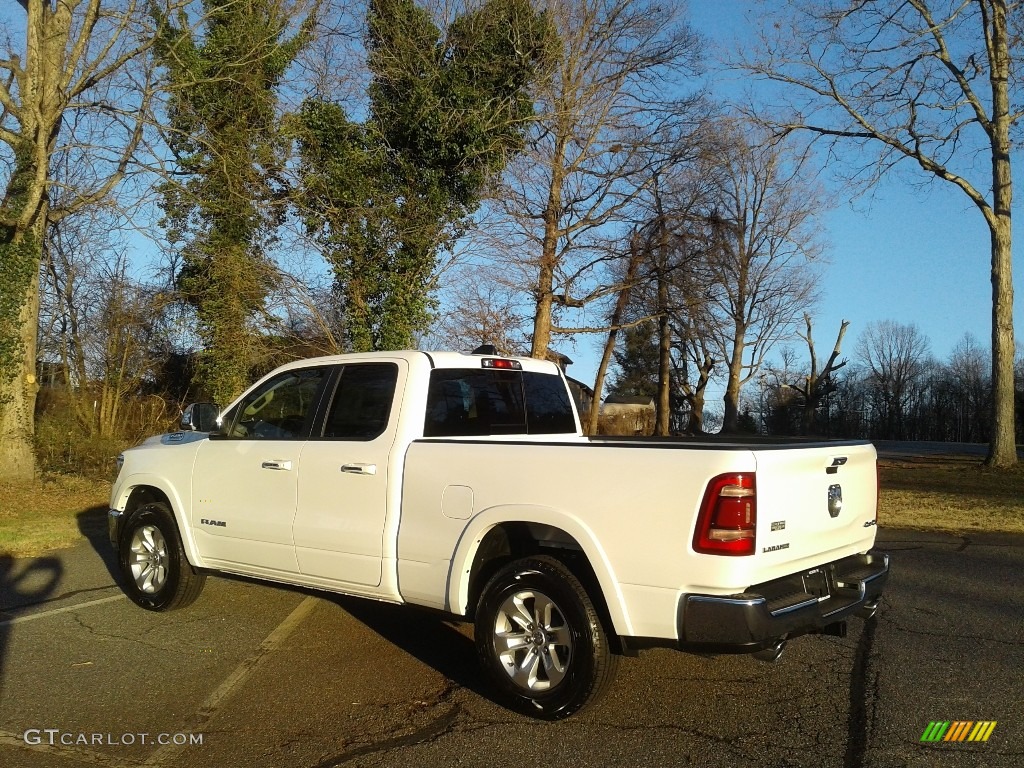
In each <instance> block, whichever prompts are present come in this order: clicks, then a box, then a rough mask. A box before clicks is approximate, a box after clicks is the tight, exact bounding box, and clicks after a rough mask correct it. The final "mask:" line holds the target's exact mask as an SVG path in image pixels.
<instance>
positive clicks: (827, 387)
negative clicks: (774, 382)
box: [789, 312, 850, 435]
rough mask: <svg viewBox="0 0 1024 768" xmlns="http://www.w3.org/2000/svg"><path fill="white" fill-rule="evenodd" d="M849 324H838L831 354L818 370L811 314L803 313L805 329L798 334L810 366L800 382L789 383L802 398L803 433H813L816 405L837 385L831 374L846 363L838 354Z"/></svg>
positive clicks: (845, 322)
mask: <svg viewBox="0 0 1024 768" xmlns="http://www.w3.org/2000/svg"><path fill="white" fill-rule="evenodd" d="M849 325H850V321H849V320H843V322H842V323H841V324H840V326H839V333H838V334H837V335H836V343H835V345H834V346H833V347H832V354H830V355H829V356H828V360H826V361H825V365H824V367H823V368H822V369H821V370H820V371H819V370H818V356H817V353H816V352H815V349H814V337H813V335H812V334H811V316H810V315H809V314H807V313H806V312H805V313H804V326H805V327H806V329H807V330H806V333H801V334H800V338H802V339H803V340H804V341H805V342H806V343H807V353H808V355H809V356H810V358H811V362H810V365H811V368H810V372H809V373H808V374H807V375H806V376H805V377H804V380H803V381H802V382H800V383H799V384H789V387H790V389H794V390H796V391H797V392H799V393H800V395H801V396H802V397H803V399H804V409H803V418H802V419H801V432H802V433H803V434H805V435H810V434H813V433H814V427H815V425H814V420H815V414H816V413H817V411H818V407H819V406H820V405H821V403H822V402H823V401H824V400H825V398H827V397H828V396H829V395H830V394H832V393H833V392H835V390H836V387H837V386H838V385H837V384H836V381H835V378H834V376H833V374H834V373H835V372H836V371H838V370H839V369H840V368H842V367H844V366H845V365H846V363H847V361H846V360H842V361H839V355H840V354H841V353H842V352H841V350H842V346H843V336H845V335H846V329H847V328H848V327H849Z"/></svg>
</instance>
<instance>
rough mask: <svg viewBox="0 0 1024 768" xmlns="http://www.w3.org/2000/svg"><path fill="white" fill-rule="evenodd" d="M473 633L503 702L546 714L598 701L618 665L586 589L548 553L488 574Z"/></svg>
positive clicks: (549, 716)
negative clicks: (490, 576) (491, 575)
mask: <svg viewBox="0 0 1024 768" xmlns="http://www.w3.org/2000/svg"><path fill="white" fill-rule="evenodd" d="M475 637H476V646H477V653H478V654H479V656H480V662H481V664H482V665H483V667H484V669H485V670H486V672H487V673H488V675H489V676H490V677H491V679H492V681H493V682H494V684H495V686H496V688H497V690H498V692H499V693H500V694H501V697H502V699H503V700H504V702H505V703H507V704H509V705H510V706H511V707H512V708H513V709H517V710H520V711H522V712H524V713H525V714H528V715H531V716H533V717H538V718H542V719H545V720H557V719H560V718H563V717H568V716H569V715H571V714H573V713H574V712H577V711H579V710H580V709H582V708H583V707H585V706H587V705H589V704H591V703H593V702H594V701H596V700H597V699H598V698H599V697H600V696H601V695H602V694H603V693H604V692H605V690H606V689H607V688H608V686H609V684H610V683H611V682H612V680H613V679H614V677H615V670H616V669H617V667H618V656H615V655H613V654H612V653H611V651H610V649H609V646H608V638H607V635H606V634H605V630H604V628H603V627H602V625H601V620H600V617H599V616H598V613H597V611H596V610H595V609H594V605H593V603H592V601H591V600H590V597H589V595H588V594H587V592H586V590H585V589H584V588H583V585H582V584H581V583H580V581H579V579H577V578H576V576H575V575H574V574H573V573H572V571H570V570H569V569H568V568H567V567H566V566H565V565H564V564H563V563H562V562H561V561H559V560H557V559H555V558H553V557H546V556H537V557H530V558H524V559H522V560H516V561H514V562H511V563H509V564H508V565H506V566H505V567H504V568H502V569H501V570H499V571H498V572H497V573H496V574H495V575H494V576H493V577H492V578H491V580H490V581H489V582H488V583H487V586H486V587H484V590H483V594H482V596H481V598H480V602H479V604H478V606H477V612H476V628H475Z"/></svg>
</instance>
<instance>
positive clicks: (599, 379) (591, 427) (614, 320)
mask: <svg viewBox="0 0 1024 768" xmlns="http://www.w3.org/2000/svg"><path fill="white" fill-rule="evenodd" d="M642 253H643V251H642V250H641V249H640V245H639V243H638V242H637V235H635V234H634V235H633V237H631V238H630V241H629V264H628V265H627V266H626V279H625V281H624V283H623V286H622V290H620V291H619V296H618V298H617V299H616V300H615V309H614V310H612V316H611V321H610V322H609V323H608V324H609V325H610V326H611V330H609V331H608V339H607V340H606V341H605V344H604V352H603V353H602V355H601V364H600V365H599V366H598V368H597V376H596V377H595V378H594V401H593V403H592V404H591V406H590V413H589V414H587V425H586V428H587V434H588V435H596V434H597V422H598V418H599V417H600V415H601V393H602V391H604V379H605V376H607V375H608V365H609V364H610V363H611V360H612V353H613V352H614V351H615V340H616V339H617V338H618V335H619V323H621V322H622V316H623V315H624V314H625V312H626V306H627V305H628V304H629V294H630V291H631V290H632V289H633V281H634V280H635V279H636V273H637V270H638V269H639V267H640V257H641V254H642Z"/></svg>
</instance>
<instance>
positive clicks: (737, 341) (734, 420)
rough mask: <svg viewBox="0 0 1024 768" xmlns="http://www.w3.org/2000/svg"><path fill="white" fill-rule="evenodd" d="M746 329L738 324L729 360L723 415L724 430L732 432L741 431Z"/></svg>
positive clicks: (724, 431) (725, 432)
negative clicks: (741, 393) (741, 390)
mask: <svg viewBox="0 0 1024 768" xmlns="http://www.w3.org/2000/svg"><path fill="white" fill-rule="evenodd" d="M745 341H746V331H745V329H744V328H742V327H741V326H739V325H737V326H736V331H735V333H734V334H733V339H732V358H731V359H730V360H729V381H728V383H727V385H726V387H725V397H724V399H723V401H724V405H725V413H724V415H723V417H722V432H723V433H724V434H732V433H734V432H737V431H739V420H740V378H741V377H742V376H743V344H744V342H745Z"/></svg>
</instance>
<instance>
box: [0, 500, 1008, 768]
mask: <svg viewBox="0 0 1024 768" xmlns="http://www.w3.org/2000/svg"><path fill="white" fill-rule="evenodd" d="M101 524H102V521H101V520H87V521H86V522H85V524H84V525H83V530H84V531H85V532H86V534H87V536H88V539H87V540H84V541H83V543H82V544H81V545H79V546H77V547H74V548H72V549H67V550H62V551H58V552H53V553H50V554H48V555H45V556H43V557H39V558H31V559H18V560H15V559H11V558H5V557H3V556H0V765H3V766H8V767H9V768H22V767H26V768H28V767H30V768H50V767H51V766H52V767H53V768H70V767H71V766H97V765H98V766H110V767H111V768H138V767H142V766H161V767H163V768H192V767H195V768H200V767H202V768H207V767H208V766H218V767H223V768H231V767H232V766H239V767H240V768H241V767H243V766H244V767H245V768H250V767H251V768H259V767H261V766H297V767H301V768H313V767H316V768H328V767H329V766H342V765H345V766H455V765H458V766H487V767H488V768H490V767H492V766H499V765H524V764H525V765H550V764H565V765H571V766H574V767H575V766H602V767H604V766H745V765H757V766H814V767H815V768H818V767H819V766H826V767H827V766H841V767H842V768H853V767H854V766H878V767H880V768H882V767H884V768H889V767H890V766H891V767H893V768H895V767H896V766H929V767H930V766H965V767H966V766H1007V768H1009V767H1010V766H1019V765H1022V764H1024V704H1022V701H1024V695H1022V694H1024V580H1022V579H1021V574H1022V573H1024V536H1013V535H980V534H979V535H975V536H971V537H970V538H959V537H955V536H949V535H944V534H934V533H924V532H913V531H898V530H882V531H880V535H879V545H880V548H882V549H884V550H886V551H889V552H890V553H891V554H892V559H893V566H892V576H891V579H890V582H889V587H888V590H887V594H886V597H885V599H884V601H883V605H882V608H881V611H880V614H879V616H878V617H876V618H875V619H873V620H871V621H868V622H864V621H861V620H854V621H851V623H850V631H849V634H848V635H847V636H846V637H845V638H832V637H804V638H799V639H797V640H795V641H793V642H792V643H790V644H789V647H788V649H787V651H786V653H785V654H784V656H783V657H782V659H781V660H780V661H779V662H777V663H775V664H771V665H768V664H763V663H760V662H757V661H755V660H753V659H752V658H749V657H746V656H719V657H699V656H693V655H688V654H683V653H678V652H673V651H667V650H659V651H651V652H647V653H644V654H642V655H641V656H640V657H639V658H637V659H626V660H624V663H623V664H622V666H621V669H620V674H619V678H618V680H617V681H616V683H615V685H614V687H613V689H612V690H611V692H610V694H609V695H608V697H607V698H606V700H605V701H603V702H602V703H601V704H599V705H598V706H596V707H594V708H591V709H589V710H586V711H584V712H582V713H580V714H578V715H576V716H574V717H572V718H570V719H569V720H567V721H565V722H561V723H542V722H537V721H533V720H530V719H528V718H524V717H521V716H519V715H516V714H513V713H511V712H509V711H507V710H505V709H503V708H501V707H500V706H498V705H497V704H495V703H494V702H493V701H491V699H490V698H489V692H488V690H487V688H486V685H485V684H484V682H483V680H482V678H481V676H480V675H479V673H478V672H477V668H476V664H475V660H474V653H473V646H472V640H471V638H472V631H471V628H470V627H468V626H466V625H462V624H459V623H456V622H452V621H448V620H445V619H444V618H443V617H440V616H437V615H435V614H431V613H428V612H422V611H418V610H414V609H410V608H403V607H397V606H388V605H383V604H377V603H373V602H368V601H360V600H354V599H347V598H341V597H332V596H324V595H314V594H313V593H307V592H303V591H298V590H291V589H285V588H280V587H275V586H271V585H265V584H259V583H255V582H248V581H243V580H235V579H226V578H211V579H210V580H209V581H208V583H207V587H206V590H205V591H204V593H203V595H202V596H201V597H200V599H199V600H198V601H197V602H196V603H195V604H194V605H193V606H191V607H190V608H188V609H185V610H183V611H178V612H174V613H166V614H158V613H150V612H147V611H144V610H142V609H140V608H137V607H136V606H135V605H134V604H132V603H131V602H130V601H128V600H127V599H126V598H125V597H124V596H123V595H122V593H121V590H120V588H119V587H118V586H117V584H116V579H115V575H114V573H113V570H112V566H113V563H112V561H111V558H110V553H109V551H108V550H107V547H106V544H105V541H104V539H103V536H102V533H101V530H100V527H101ZM937 721H944V722H945V721H948V722H957V721H970V722H982V721H985V722H995V723H996V725H995V727H994V728H993V730H992V732H991V735H990V737H989V739H988V741H985V742H968V741H964V742H952V741H950V742H937V743H930V742H928V743H923V742H922V741H921V737H922V735H923V734H924V733H925V731H926V729H927V728H928V726H929V724H930V723H932V722H937Z"/></svg>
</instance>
